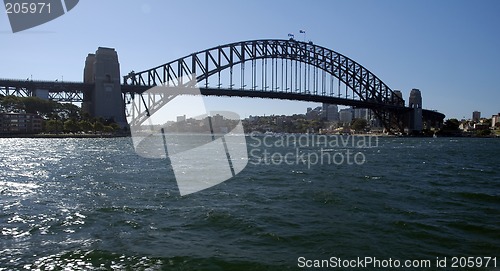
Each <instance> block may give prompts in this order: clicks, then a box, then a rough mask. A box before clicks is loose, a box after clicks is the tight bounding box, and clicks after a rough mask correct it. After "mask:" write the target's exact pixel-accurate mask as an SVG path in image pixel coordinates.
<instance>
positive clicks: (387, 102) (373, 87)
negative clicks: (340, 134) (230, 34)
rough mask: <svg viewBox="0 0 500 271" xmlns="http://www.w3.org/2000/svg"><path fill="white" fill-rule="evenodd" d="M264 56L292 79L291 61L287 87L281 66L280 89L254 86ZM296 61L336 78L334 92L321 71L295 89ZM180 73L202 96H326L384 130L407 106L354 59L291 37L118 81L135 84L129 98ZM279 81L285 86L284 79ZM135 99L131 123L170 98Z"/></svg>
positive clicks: (221, 50) (198, 56) (225, 48)
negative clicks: (361, 111)
mask: <svg viewBox="0 0 500 271" xmlns="http://www.w3.org/2000/svg"><path fill="white" fill-rule="evenodd" d="M268 59H271V60H278V59H281V60H282V61H283V60H285V62H287V63H286V65H289V64H288V61H290V63H291V64H290V71H288V66H286V68H287V73H288V72H290V78H293V72H294V71H293V63H295V80H296V81H295V84H294V82H292V81H291V82H290V85H286V86H283V70H281V73H282V74H281V75H282V76H281V80H282V82H281V89H280V87H271V88H269V87H268V86H266V85H267V82H265V83H264V81H263V79H262V87H261V88H260V89H258V88H257V84H256V82H255V80H256V77H255V74H254V73H255V61H257V60H262V67H261V69H262V71H263V70H264V63H265V70H266V71H265V73H266V75H265V76H266V81H267V73H268V71H267V69H268V67H267V65H268V62H267V60H268ZM264 61H265V62H264ZM247 62H252V66H251V67H250V69H252V72H251V74H252V76H251V78H250V80H251V84H250V87H248V85H249V84H248V83H249V82H247V81H246V80H248V79H245V78H244V76H245V74H246V73H245V71H244V70H245V63H247ZM274 63H275V62H272V63H271V64H269V65H270V66H271V65H272V69H275V68H276V69H278V66H279V64H278V62H277V61H276V65H274ZM297 63H299V65H301V63H304V70H305V69H306V67H313V69H319V70H320V71H322V72H323V73H324V72H326V73H327V74H329V75H331V76H333V77H335V78H337V79H338V82H339V89H338V90H337V93H335V91H332V90H330V91H328V90H327V89H326V88H325V82H324V81H325V78H324V75H321V76H322V78H321V79H318V78H319V77H320V75H319V74H316V73H314V75H313V78H310V77H311V74H310V73H309V72H308V73H307V76H304V81H305V82H307V80H309V84H310V83H311V80H312V81H313V90H312V91H309V90H308V89H307V87H304V88H301V87H302V83H299V84H298V87H297V74H296V73H297ZM237 65H240V66H241V69H242V71H241V72H240V76H242V77H241V78H239V81H240V86H239V87H236V88H235V87H234V84H233V69H234V67H236V66H237ZM281 66H282V68H283V62H281ZM300 69H301V71H300V73H302V67H301V68H300ZM225 70H228V71H229V74H230V75H229V81H230V82H229V86H228V87H227V88H223V87H221V85H222V84H221V72H222V71H225ZM271 74H273V72H271ZM193 76H194V77H195V78H193ZM214 76H215V77H218V82H219V83H218V84H217V87H215V88H213V87H210V86H209V80H210V78H213V77H214ZM262 76H263V77H264V72H262ZM286 76H288V74H287V75H286ZM300 76H302V75H299V79H300ZM183 77H184V78H186V77H187V78H190V79H193V80H194V79H195V80H196V82H197V83H200V84H201V85H202V87H201V88H202V94H204V95H211V94H212V95H226V96H246V97H256V96H257V95H255V93H258V95H259V96H260V97H272V98H281V99H294V100H305V101H314V100H318V101H319V100H324V101H329V100H330V101H334V102H335V103H337V104H343V105H356V106H359V107H366V108H370V109H372V110H373V111H374V113H375V114H376V115H377V117H379V119H381V120H382V123H383V124H384V126H385V128H386V129H387V130H390V129H391V126H392V125H393V124H394V120H393V119H392V118H391V116H390V115H391V114H390V113H389V112H404V111H407V110H408V108H405V107H404V101H403V100H402V99H401V98H400V97H399V96H397V95H395V93H394V92H393V91H392V90H391V89H390V88H389V87H388V86H387V84H385V83H384V82H383V81H382V80H380V78H378V77H377V76H376V75H375V74H373V73H372V72H370V71H369V70H368V69H366V68H365V67H363V66H362V65H361V64H359V63H358V62H356V61H354V60H352V59H351V58H349V57H347V56H345V55H342V54H340V53H337V52H335V51H333V50H331V49H328V48H325V47H322V46H319V45H315V44H313V43H305V42H300V41H295V40H275V39H272V40H252V41H242V42H236V43H231V44H226V45H220V46H217V47H213V48H210V49H206V50H203V51H200V52H196V53H193V54H191V55H188V56H185V57H182V58H179V59H177V60H174V61H171V62H168V63H166V64H164V65H160V66H158V67H155V68H152V69H149V70H145V71H142V72H138V73H133V72H132V73H130V74H129V75H127V76H124V84H125V85H131V86H136V87H137V88H135V91H130V92H131V93H132V97H131V98H132V99H133V98H134V96H135V95H134V94H135V93H138V94H140V93H142V92H143V91H145V90H147V89H148V88H150V87H154V86H159V85H163V84H166V83H167V82H177V80H178V79H179V78H183ZM277 78H278V72H276V78H272V80H276V79H277ZM318 80H319V81H323V84H321V86H322V87H321V89H318V88H317V87H314V86H319V83H318ZM285 81H286V84H288V78H287V80H285ZM340 82H342V83H343V84H344V85H345V86H346V92H345V98H340V97H341V95H342V94H341V93H340ZM271 84H272V85H274V86H278V85H279V82H271ZM316 84H317V85H316ZM294 85H295V88H293V86H294ZM287 86H288V87H287ZM304 86H306V83H304ZM330 87H333V86H332V84H330ZM347 87H348V88H349V89H350V90H351V91H352V95H351V97H352V98H351V99H348V96H349V94H348V92H347ZM269 89H270V90H269ZM220 90H224V91H220ZM325 98H326V99H325ZM329 98H331V99H329ZM141 99H142V100H143V103H139V105H140V104H143V106H144V108H138V107H135V108H132V111H133V112H132V115H133V116H134V118H133V119H135V121H136V122H137V123H142V122H143V121H144V120H145V119H146V118H147V117H148V116H149V115H150V114H153V113H154V112H155V111H156V110H158V109H159V108H161V106H163V105H164V104H166V103H167V102H168V101H169V100H170V99H172V97H170V96H168V95H164V96H160V97H156V98H155V97H146V98H144V97H142V95H141ZM332 103H333V102H332ZM400 129H401V128H400Z"/></svg>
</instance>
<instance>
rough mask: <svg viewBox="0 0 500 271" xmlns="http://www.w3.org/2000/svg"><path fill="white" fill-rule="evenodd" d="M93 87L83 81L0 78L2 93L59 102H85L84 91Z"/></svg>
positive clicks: (0, 92) (0, 91)
mask: <svg viewBox="0 0 500 271" xmlns="http://www.w3.org/2000/svg"><path fill="white" fill-rule="evenodd" d="M93 88H94V85H93V84H84V83H81V82H58V81H33V80H26V81H21V80H10V79H0V95H3V96H9V95H14V96H18V97H33V96H35V97H36V96H37V97H41V98H47V99H49V100H53V101H57V102H83V96H84V93H90V91H92V89H93Z"/></svg>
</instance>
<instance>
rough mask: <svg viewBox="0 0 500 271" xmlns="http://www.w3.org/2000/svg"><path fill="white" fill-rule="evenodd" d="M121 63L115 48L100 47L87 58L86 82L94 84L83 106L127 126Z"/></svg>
mask: <svg viewBox="0 0 500 271" xmlns="http://www.w3.org/2000/svg"><path fill="white" fill-rule="evenodd" d="M120 79H121V78H120V63H119V62H118V54H117V53H116V51H115V49H112V48H104V47H99V48H98V49H97V51H96V53H95V54H89V55H88V56H87V59H86V60H85V68H84V72H83V81H84V83H90V84H94V85H95V87H94V89H93V90H92V92H91V93H88V94H85V96H84V102H83V104H82V108H83V110H84V111H85V112H87V113H89V114H90V115H91V116H92V117H96V118H99V117H101V118H103V119H107V120H108V119H112V120H114V121H115V122H116V123H118V124H119V125H120V126H121V127H125V126H127V120H126V118H125V105H124V103H123V96H122V91H121V81H120Z"/></svg>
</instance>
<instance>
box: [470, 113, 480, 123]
mask: <svg viewBox="0 0 500 271" xmlns="http://www.w3.org/2000/svg"><path fill="white" fill-rule="evenodd" d="M479 120H481V112H479V111H474V112H472V121H473V122H479Z"/></svg>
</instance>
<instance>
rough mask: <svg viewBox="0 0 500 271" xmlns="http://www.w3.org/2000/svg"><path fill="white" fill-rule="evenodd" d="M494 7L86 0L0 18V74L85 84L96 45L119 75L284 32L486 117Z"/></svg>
mask: <svg viewBox="0 0 500 271" xmlns="http://www.w3.org/2000/svg"><path fill="white" fill-rule="evenodd" d="M263 6H265V8H262V7H263ZM346 10H355V11H356V12H355V13H351V12H345V11H346ZM242 12H243V13H242ZM499 13H500V2H498V1H490V0H484V1H479V2H477V1H463V0H458V1H451V0H449V1H447V0H444V1H427V0H425V1H404V2H401V1H395V0H382V1H364V0H355V1H317V2H311V3H308V5H304V3H303V2H300V1H281V0H280V1H254V2H252V4H250V5H245V8H244V9H243V10H242V8H241V3H238V1H227V0H224V1H218V2H217V3H216V4H215V3H213V2H211V1H168V2H167V1H154V0H149V1H140V2H139V1H137V2H132V1H131V2H123V1H117V0H110V1H105V2H97V1H84V2H80V3H79V5H78V6H76V7H75V8H74V9H73V10H72V11H71V12H69V13H68V14H66V15H65V16H62V17H60V18H58V19H56V20H53V21H51V22H49V23H46V24H44V25H41V26H39V27H36V28H33V29H30V30H27V31H24V32H19V33H16V34H12V32H11V30H10V26H9V22H8V19H7V16H6V15H5V14H3V15H2V16H0V35H1V36H2V41H3V42H2V43H1V44H0V49H1V51H2V52H3V56H2V63H3V64H4V65H2V66H0V77H3V78H15V79H23V78H30V79H31V78H32V79H33V80H65V81H82V79H83V78H82V77H83V67H84V61H85V57H86V56H87V54H88V53H93V52H95V50H96V49H97V47H99V46H104V47H111V48H116V50H117V52H118V57H119V61H120V65H121V74H122V75H124V74H126V73H128V72H130V71H131V70H134V71H141V70H145V69H149V68H152V67H155V66H158V65H161V64H163V63H166V62H168V61H172V60H175V59H177V58H180V57H183V56H185V55H188V54H191V53H193V52H197V51H200V50H203V49H206V48H209V47H213V46H217V45H220V44H225V43H230V42H236V41H241V40H251V39H262V38H278V39H279V38H281V39H288V38H289V37H288V34H289V33H290V34H294V36H295V39H297V40H312V41H313V42H314V43H315V44H318V45H322V46H325V47H327V48H331V49H333V50H335V51H337V52H339V53H341V54H344V55H346V56H348V57H350V58H352V59H354V60H355V61H357V62H359V63H360V64H362V65H363V66H365V67H366V68H367V69H369V70H370V71H372V72H373V73H374V74H376V75H377V76H378V77H379V78H381V79H382V80H383V81H384V82H385V83H386V84H387V85H389V86H390V87H391V88H392V89H393V90H401V91H402V95H403V98H404V99H405V101H406V104H407V105H408V98H409V94H410V91H411V89H413V88H418V89H420V90H421V93H422V100H423V101H422V105H423V108H426V109H431V110H438V111H439V112H442V113H444V114H446V118H457V119H462V118H466V119H468V118H471V114H472V112H473V111H480V112H481V115H482V116H483V117H491V116H492V115H494V114H497V113H498V112H500V105H499V103H498V102H497V100H496V99H495V97H496V95H497V93H499V92H500V89H499V86H498V84H496V80H495V78H496V77H497V76H498V74H500V67H499V66H498V65H497V63H499V62H500V53H499V51H498V48H500V37H499V36H498V35H496V32H497V29H496V28H497V26H498V25H500V18H498V16H497V15H498V14H499ZM218 14H224V16H218ZM243 14H245V15H243ZM246 14H248V16H247V15H246ZM250 15H251V16H250ZM346 22H350V23H346ZM201 30H202V31H201ZM300 30H303V32H305V33H301V31H300ZM306 35H307V36H306ZM206 100H208V101H209V102H210V103H213V104H218V105H223V107H224V109H227V110H231V111H234V112H237V113H238V114H240V115H241V116H242V117H247V116H249V115H264V114H265V115H271V114H276V115H281V114H285V115H290V114H294V113H302V112H304V109H306V108H307V107H313V108H314V107H316V106H321V104H317V103H306V102H292V101H284V100H281V101H278V100H271V99H266V100H265V99H250V98H246V99H244V98H213V97H207V98H206Z"/></svg>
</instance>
